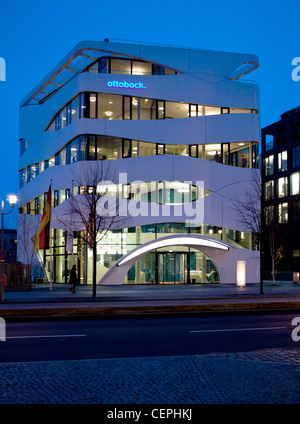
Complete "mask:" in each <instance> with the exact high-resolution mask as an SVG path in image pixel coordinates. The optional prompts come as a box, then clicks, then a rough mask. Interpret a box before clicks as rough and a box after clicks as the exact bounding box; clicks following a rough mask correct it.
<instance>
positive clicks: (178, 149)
mask: <svg viewBox="0 0 300 424" xmlns="http://www.w3.org/2000/svg"><path fill="white" fill-rule="evenodd" d="M194 147H197V146H194ZM165 154H166V155H180V156H188V146H185V145H182V144H178V145H176V144H166V146H165Z"/></svg>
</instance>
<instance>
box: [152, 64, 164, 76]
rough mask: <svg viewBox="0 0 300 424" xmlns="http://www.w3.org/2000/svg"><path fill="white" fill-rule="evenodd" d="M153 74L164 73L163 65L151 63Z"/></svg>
mask: <svg viewBox="0 0 300 424" xmlns="http://www.w3.org/2000/svg"><path fill="white" fill-rule="evenodd" d="M153 74H154V75H165V67H164V66H161V65H156V64H154V65H153Z"/></svg>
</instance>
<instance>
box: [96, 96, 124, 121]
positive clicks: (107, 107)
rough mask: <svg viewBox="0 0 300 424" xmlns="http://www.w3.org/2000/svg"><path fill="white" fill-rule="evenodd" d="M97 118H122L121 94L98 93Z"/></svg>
mask: <svg viewBox="0 0 300 424" xmlns="http://www.w3.org/2000/svg"><path fill="white" fill-rule="evenodd" d="M97 117H98V119H110V120H111V119H122V96H119V95H117V94H110V93H108V94H104V93H98V115H97Z"/></svg>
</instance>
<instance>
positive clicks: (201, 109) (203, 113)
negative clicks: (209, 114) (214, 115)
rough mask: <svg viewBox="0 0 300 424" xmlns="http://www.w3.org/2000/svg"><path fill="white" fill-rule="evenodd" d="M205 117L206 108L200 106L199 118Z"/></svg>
mask: <svg viewBox="0 0 300 424" xmlns="http://www.w3.org/2000/svg"><path fill="white" fill-rule="evenodd" d="M204 115H205V106H203V105H198V116H204Z"/></svg>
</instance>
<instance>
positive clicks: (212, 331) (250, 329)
mask: <svg viewBox="0 0 300 424" xmlns="http://www.w3.org/2000/svg"><path fill="white" fill-rule="evenodd" d="M284 328H286V327H254V328H222V329H216V330H191V331H190V333H220V332H225V331H259V330H283V329H284Z"/></svg>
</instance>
